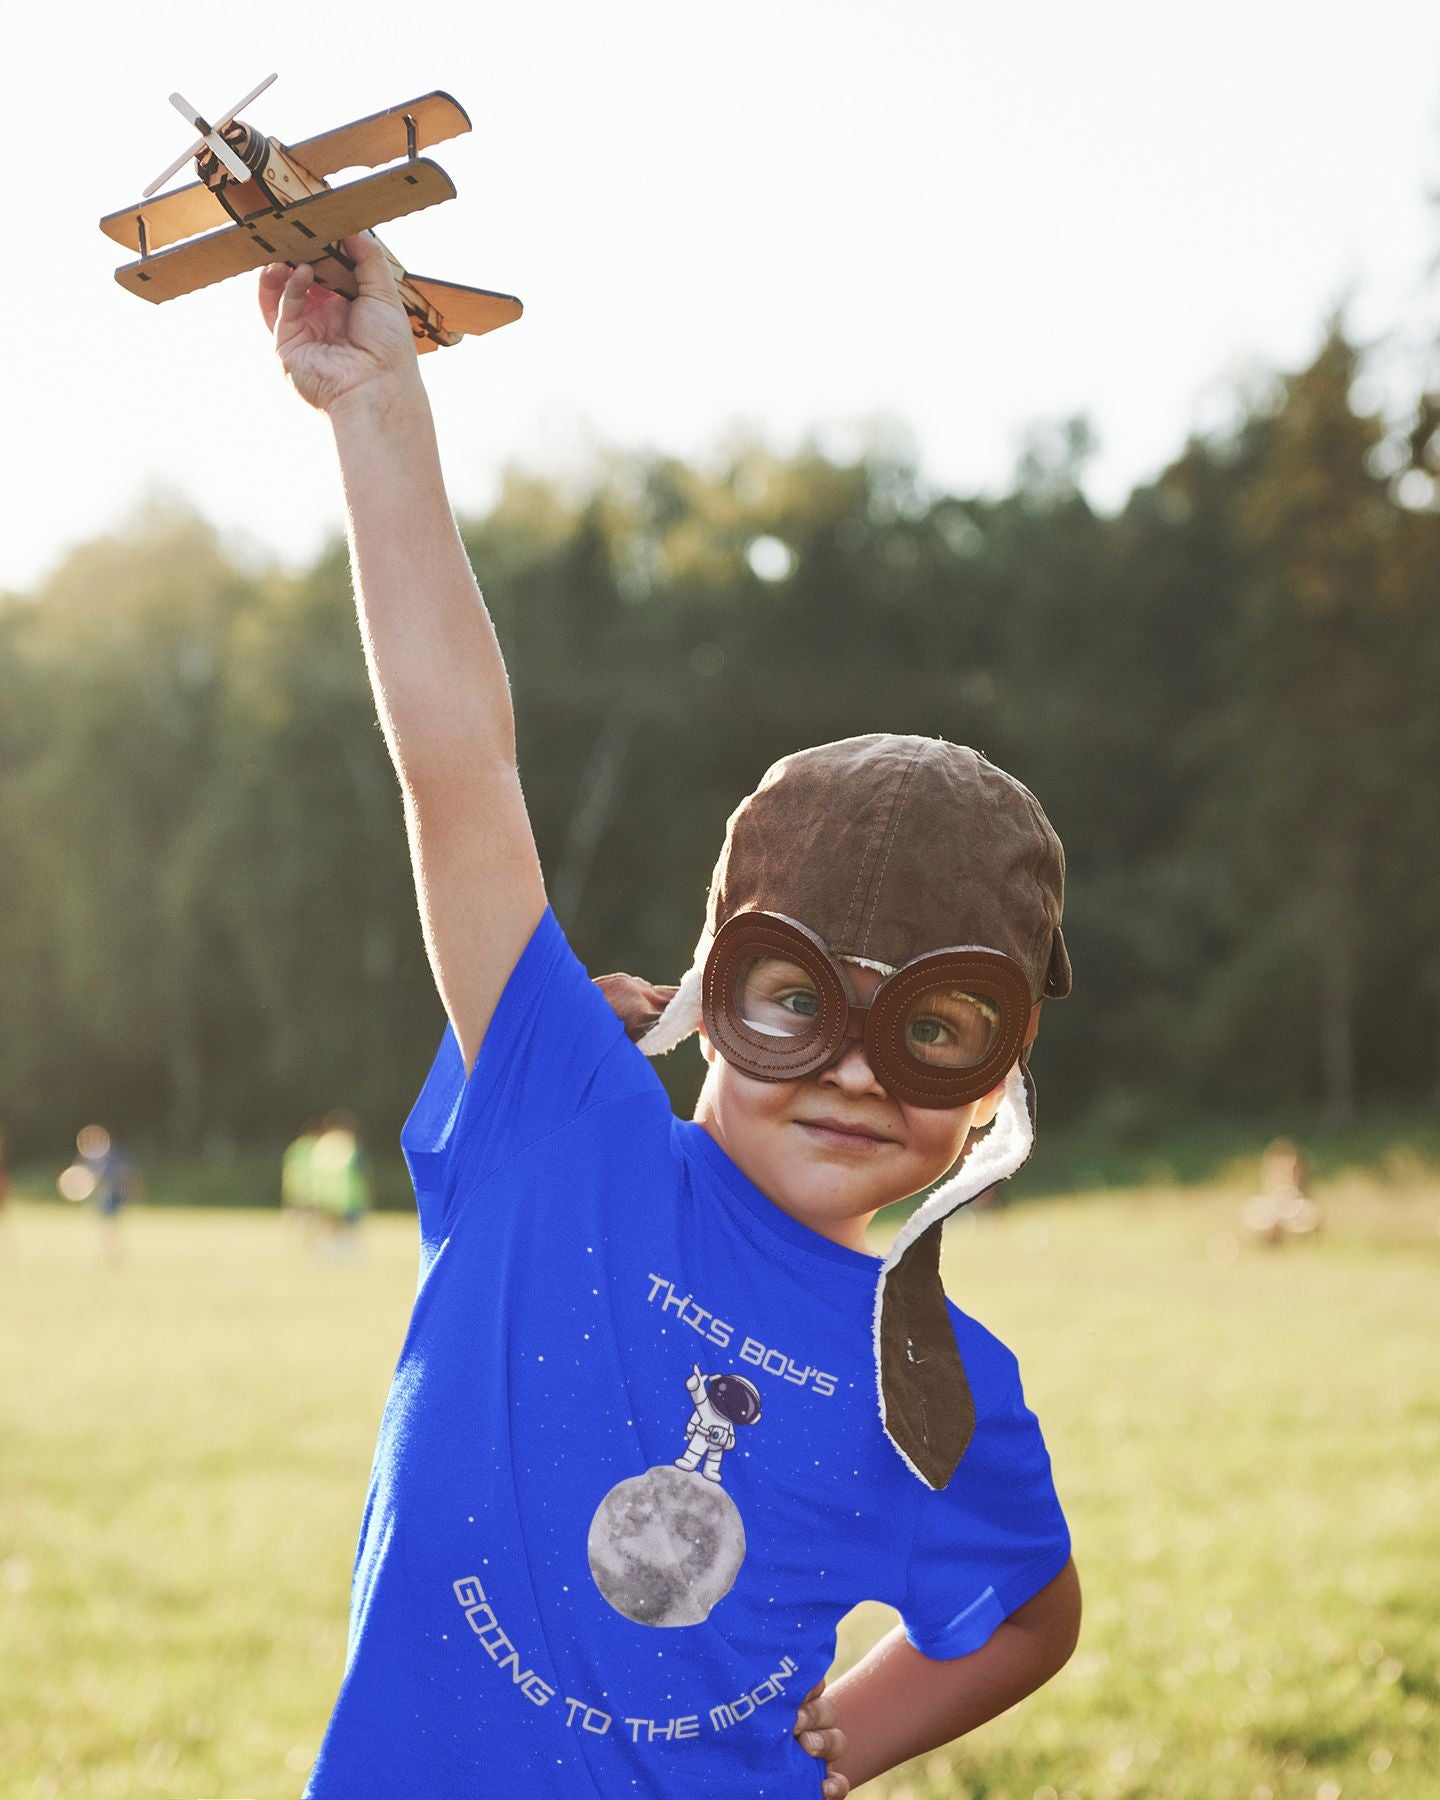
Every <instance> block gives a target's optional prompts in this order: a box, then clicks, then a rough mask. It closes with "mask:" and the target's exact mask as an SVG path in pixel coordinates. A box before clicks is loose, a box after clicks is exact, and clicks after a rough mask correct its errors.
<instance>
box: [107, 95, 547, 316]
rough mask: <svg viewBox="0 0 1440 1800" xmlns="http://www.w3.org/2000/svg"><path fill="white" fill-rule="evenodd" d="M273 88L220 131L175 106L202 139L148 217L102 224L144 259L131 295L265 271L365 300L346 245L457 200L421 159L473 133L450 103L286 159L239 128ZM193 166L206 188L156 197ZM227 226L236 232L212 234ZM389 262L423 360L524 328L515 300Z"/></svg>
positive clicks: (374, 123) (309, 142) (134, 210)
mask: <svg viewBox="0 0 1440 1800" xmlns="http://www.w3.org/2000/svg"><path fill="white" fill-rule="evenodd" d="M274 79H275V77H274V76H273V75H267V76H266V78H265V79H264V81H262V82H261V83H260V84H259V86H258V87H254V88H252V89H251V90H250V92H249V93H248V94H246V95H245V97H244V99H243V100H237V101H236V102H235V104H234V105H233V106H232V107H231V108H230V110H229V112H227V113H224V114H222V115H221V117H220V118H218V119H215V120H213V121H212V120H209V119H206V118H205V117H204V116H203V115H202V114H200V113H199V112H197V111H196V109H195V108H194V107H193V106H192V105H191V104H190V102H189V101H188V100H186V99H185V98H184V97H183V96H182V95H180V94H172V95H171V96H170V103H171V105H172V106H174V107H175V108H176V110H177V111H178V112H179V113H180V114H181V115H182V116H183V117H184V118H185V119H186V120H187V121H188V123H189V124H190V125H191V126H192V127H193V128H194V129H195V130H196V131H198V132H199V133H200V136H199V137H198V139H197V140H196V141H195V143H193V144H192V145H191V146H190V148H189V149H188V150H187V151H186V152H185V154H184V155H183V156H180V157H177V158H176V160H175V161H174V162H173V163H172V164H171V165H170V167H169V168H168V169H166V171H165V173H164V174H163V175H159V176H157V177H156V179H155V180H154V181H152V182H151V183H150V185H149V187H147V188H146V189H145V191H144V194H143V195H142V196H141V199H140V201H139V203H138V204H137V205H135V206H127V207H125V208H124V209H123V210H122V211H120V212H116V213H110V214H109V215H108V216H107V217H105V218H103V219H102V220H101V221H100V229H101V230H102V231H103V232H104V233H105V234H106V236H107V237H111V238H114V239H115V241H116V242H117V243H119V244H124V245H125V246H126V247H127V248H129V249H132V250H138V251H139V252H140V260H139V261H138V262H132V263H125V264H124V265H123V266H122V267H121V268H118V269H117V270H116V271H115V279H116V280H117V281H118V282H119V283H120V285H121V287H123V288H128V289H129V290H130V292H131V293H132V294H139V295H140V297H141V298H142V299H144V300H153V301H155V302H157V303H158V302H160V301H163V300H174V299H175V298H177V296H179V295H180V294H189V293H193V292H194V291H195V290H196V289H197V288H203V287H209V286H210V285H211V283H212V282H216V281H224V280H225V279H226V278H227V277H228V276H231V275H241V274H243V273H244V272H245V271H246V270H247V269H260V268H263V267H264V266H265V265H266V264H267V263H273V262H287V263H289V264H291V266H292V267H293V266H295V265H296V264H298V263H311V264H313V266H314V269H315V279H316V280H317V281H318V282H320V283H321V284H322V285H323V286H325V287H328V288H333V289H334V290H335V292H336V293H337V294H345V295H347V296H349V297H351V298H353V297H354V295H355V294H356V292H357V291H358V290H357V287H356V282H355V266H354V264H353V262H352V261H351V260H350V258H349V257H348V256H346V255H345V252H344V251H343V250H342V249H341V247H340V240H341V238H344V237H349V236H351V235H352V234H353V233H355V232H360V231H368V230H369V229H370V227H371V226H372V225H379V224H382V223H383V222H384V221H385V220H387V219H398V218H400V217H401V216H402V215H403V214H405V213H410V212H419V211H420V209H421V208H422V207H426V206H435V205H437V204H438V203H439V202H440V201H442V200H453V199H454V198H455V187H454V184H453V183H452V182H451V180H450V177H449V176H448V175H447V174H446V173H445V171H444V170H443V169H442V168H441V167H440V166H439V164H438V163H433V162H431V161H430V160H429V159H428V157H424V156H421V155H420V151H421V150H423V149H428V147H429V146H430V145H431V144H437V143H439V142H440V141H441V139H443V138H448V137H455V136H457V135H458V134H459V133H460V132H462V131H468V130H469V129H470V120H469V118H468V117H467V116H466V114H465V110H464V108H463V107H461V106H460V105H458V104H457V103H456V102H455V101H454V100H452V99H451V97H450V95H449V94H442V93H435V94H422V95H421V96H420V98H419V99H418V100H407V101H405V102H404V103H403V104H402V105H400V106H392V107H390V108H389V110H388V111H386V112H380V113H372V114H371V115H370V117H369V118H366V119H356V120H354V121H352V123H350V124H349V125H341V126H340V127H338V129H336V130H335V131H326V132H322V133H321V134H320V136H319V137H312V138H306V139H305V140H304V142H303V143H299V144H294V145H290V146H287V145H285V144H282V143H280V142H279V141H278V140H277V139H275V138H272V137H266V136H265V135H264V133H263V132H260V131H257V130H256V129H255V128H254V127H253V126H252V125H246V124H245V123H244V122H243V121H242V120H240V119H239V118H238V117H237V116H236V115H237V114H238V113H239V111H240V109H241V108H242V107H245V106H248V105H249V104H250V102H251V101H252V100H254V99H256V98H257V97H258V96H259V95H260V94H263V93H264V92H265V90H266V88H268V87H269V85H270V83H271V82H272V81H274ZM192 156H193V157H194V159H195V171H196V173H197V175H198V176H199V178H200V179H199V180H198V181H194V182H191V183H190V185H189V186H188V187H181V188H175V189H174V190H173V191H172V192H170V193H168V194H158V195H157V194H156V190H157V189H159V188H161V187H163V186H164V184H165V183H166V182H167V181H168V180H169V179H170V177H171V176H172V175H174V174H177V173H178V172H179V170H180V169H181V168H182V167H183V165H184V164H185V163H187V162H188V161H189V160H190V158H191V157H192ZM401 157H403V158H404V160H403V161H402V162H396V159H397V158H401ZM389 162H396V166H395V167H394V168H393V169H382V170H381V171H380V173H379V174H376V175H365V176H362V177H360V179H359V180H357V181H349V182H346V183H345V184H344V185H343V186H341V187H334V188H332V187H331V186H330V184H329V183H328V182H327V181H326V180H325V177H326V176H327V175H331V174H333V173H334V172H335V171H336V170H337V169H348V168H353V167H355V166H356V165H357V164H365V165H367V166H369V167H371V168H374V167H376V166H377V165H379V164H381V163H389ZM152 195H154V196H156V197H155V198H152V197H151V196H152ZM221 220H228V221H229V223H226V224H225V225H223V226H222V228H221V229H220V230H211V229H208V228H209V227H211V226H214V225H216V224H217V223H219V222H220V221H221ZM197 234H200V235H197ZM182 240H183V241H182ZM166 245H170V246H172V248H169V249H166V248H164V246H166ZM381 248H382V249H384V246H383V245H382V246H381ZM385 255H386V257H387V258H388V259H389V262H390V267H391V269H392V270H393V271H394V274H395V279H396V281H397V283H398V284H399V287H400V298H401V300H402V301H403V302H404V304H405V311H406V312H407V313H408V314H409V317H410V329H411V330H412V331H413V332H414V334H415V347H416V349H417V350H422V351H424V350H433V349H435V348H436V347H437V345H440V344H458V343H459V342H460V339H461V338H462V337H463V336H466V335H469V336H478V335H479V334H480V333H481V332H484V331H494V330H495V329H496V328H497V327H498V326H500V325H508V324H509V323H510V322H511V320H513V319H518V318H519V317H520V314H521V311H522V310H523V309H522V307H521V305H520V302H519V301H518V300H517V299H516V298H515V297H514V295H513V294H497V293H493V292H491V290H490V289H488V288H472V287H461V286H459V285H458V284H457V283H455V282H449V281H433V280H431V279H430V277H429V276H424V275H411V274H408V273H407V272H406V270H405V269H403V268H402V267H401V265H400V263H399V262H398V261H397V260H396V259H395V257H394V256H393V255H391V253H390V251H388V250H386V251H385Z"/></svg>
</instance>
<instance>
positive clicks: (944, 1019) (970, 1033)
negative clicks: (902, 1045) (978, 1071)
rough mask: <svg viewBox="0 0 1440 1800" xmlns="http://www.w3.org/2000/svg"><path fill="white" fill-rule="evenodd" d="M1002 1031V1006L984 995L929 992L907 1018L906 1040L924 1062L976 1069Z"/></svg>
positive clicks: (953, 1067) (916, 1004)
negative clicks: (1000, 1007) (998, 1005)
mask: <svg viewBox="0 0 1440 1800" xmlns="http://www.w3.org/2000/svg"><path fill="white" fill-rule="evenodd" d="M999 1031H1000V1009H999V1007H997V1006H996V1005H995V1003H994V1001H993V1000H990V999H988V998H986V996H985V995H983V994H966V993H959V992H950V993H937V994H926V995H924V996H923V997H922V998H921V999H920V1000H918V1001H917V1002H916V1003H915V1005H914V1007H913V1008H912V1009H911V1012H910V1015H909V1017H908V1018H907V1019H906V1021H905V1041H906V1043H907V1045H908V1046H909V1048H910V1050H911V1052H912V1054H914V1055H915V1056H917V1057H919V1058H920V1060H921V1061H922V1062H928V1063H938V1064H941V1065H943V1066H944V1067H946V1068H952V1069H966V1068H973V1067H974V1065H975V1064H976V1063H979V1062H983V1061H984V1059H985V1057H986V1056H987V1055H988V1054H989V1051H990V1048H991V1046H992V1045H993V1044H994V1042H995V1039H996V1037H997V1036H998V1035H999Z"/></svg>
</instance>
